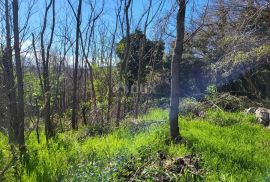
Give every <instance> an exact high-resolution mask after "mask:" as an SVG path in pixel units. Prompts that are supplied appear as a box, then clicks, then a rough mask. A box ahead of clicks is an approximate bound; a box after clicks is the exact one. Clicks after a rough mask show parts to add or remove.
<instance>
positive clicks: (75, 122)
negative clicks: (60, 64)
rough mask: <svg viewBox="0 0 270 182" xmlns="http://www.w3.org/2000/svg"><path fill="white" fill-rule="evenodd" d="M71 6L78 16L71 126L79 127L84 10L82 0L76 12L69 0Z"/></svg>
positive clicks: (76, 16)
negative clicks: (80, 47)
mask: <svg viewBox="0 0 270 182" xmlns="http://www.w3.org/2000/svg"><path fill="white" fill-rule="evenodd" d="M68 3H69V5H70V7H71V8H72V11H73V13H74V15H75V18H76V39H75V44H76V45H75V66H74V70H73V90H72V99H73V101H72V116H71V126H72V128H73V129H77V128H78V98H77V97H78V95H77V89H78V66H79V41H80V25H81V12H82V0H79V4H78V8H77V12H75V10H74V8H73V6H72V5H71V3H70V1H69V0H68Z"/></svg>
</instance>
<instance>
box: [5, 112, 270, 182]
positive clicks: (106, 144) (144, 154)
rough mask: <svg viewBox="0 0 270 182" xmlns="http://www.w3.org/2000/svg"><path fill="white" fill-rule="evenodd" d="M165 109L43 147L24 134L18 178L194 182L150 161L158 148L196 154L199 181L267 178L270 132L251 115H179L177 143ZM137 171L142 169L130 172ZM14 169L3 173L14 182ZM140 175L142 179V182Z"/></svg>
mask: <svg viewBox="0 0 270 182" xmlns="http://www.w3.org/2000/svg"><path fill="white" fill-rule="evenodd" d="M162 120H165V121H167V120H168V112H167V111H166V110H151V111H150V112H149V113H148V114H146V115H145V116H142V117H140V118H139V119H138V122H140V121H145V122H147V121H149V123H152V121H156V124H150V125H149V127H148V129H147V130H140V131H138V132H137V133H136V132H135V133H133V132H130V129H129V128H128V127H126V126H127V125H126V124H123V125H122V126H121V127H120V128H119V129H117V130H115V131H113V132H111V133H110V134H108V135H104V136H94V137H87V135H86V133H87V132H88V128H87V127H83V128H80V129H79V130H78V131H68V132H65V133H61V134H58V135H57V136H56V137H55V138H54V139H52V140H50V143H49V144H48V145H47V144H46V142H45V136H44V134H43V133H42V134H41V143H40V144H38V143H37V140H36V136H35V133H29V138H28V140H27V141H26V142H27V143H26V144H27V153H26V155H25V156H24V163H23V166H21V168H22V169H23V171H24V172H23V173H21V179H22V181H27V182H28V181H30V182H31V181H121V179H122V181H123V179H126V178H124V177H126V176H133V177H135V178H134V180H140V179H141V180H142V179H145V177H146V179H148V180H150V181H151V179H152V180H153V179H155V177H156V176H160V175H167V176H168V177H169V178H170V179H173V180H177V179H178V180H184V181H193V180H192V179H196V178H194V176H192V175H188V174H186V175H184V177H180V176H177V175H176V176H175V175H174V174H172V173H168V172H167V171H166V170H165V169H164V168H162V167H159V164H158V163H157V162H155V161H156V160H157V159H156V154H157V152H158V151H159V150H161V151H163V152H164V153H165V154H166V155H170V156H171V157H181V156H185V155H187V154H194V155H199V156H200V158H201V162H200V166H202V167H203V169H204V171H205V172H204V173H203V180H204V181H267V180H269V172H270V171H269V167H270V161H269V160H268V159H269V158H270V153H269V150H270V144H269V140H270V133H269V131H268V130H267V129H265V128H263V127H262V126H260V125H258V124H255V123H254V122H255V118H254V116H252V115H246V114H244V113H227V112H221V111H213V110H212V111H208V112H207V114H206V116H205V117H204V118H197V119H196V118H195V119H191V118H190V117H181V118H180V129H181V135H182V136H183V138H184V142H183V143H182V144H171V143H170V142H168V136H169V133H168V125H167V124H166V123H164V122H159V121H162ZM0 139H1V140H0V161H1V162H0V171H1V170H2V169H3V167H4V166H6V164H7V163H8V161H9V160H8V158H9V155H10V151H9V149H8V148H9V147H8V146H9V145H8V144H7V142H8V140H7V137H6V136H4V135H3V134H1V133H0ZM137 170H140V171H144V172H143V173H140V175H134V174H135V172H136V171H137ZM13 173H14V169H12V168H11V169H9V170H8V171H7V173H6V174H5V179H8V180H7V181H14V180H15V179H14V176H13V175H12V174H13ZM146 179H145V180H146Z"/></svg>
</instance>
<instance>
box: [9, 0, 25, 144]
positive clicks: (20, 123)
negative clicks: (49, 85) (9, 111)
mask: <svg viewBox="0 0 270 182" xmlns="http://www.w3.org/2000/svg"><path fill="white" fill-rule="evenodd" d="M12 9H13V34H14V51H15V62H16V75H17V85H18V111H17V112H18V113H17V114H18V118H17V120H18V121H17V123H18V142H19V145H20V146H21V149H23V146H24V89H23V71H22V63H21V55H20V38H19V37H20V36H19V34H20V32H19V20H18V11H19V7H18V0H13V2H12Z"/></svg>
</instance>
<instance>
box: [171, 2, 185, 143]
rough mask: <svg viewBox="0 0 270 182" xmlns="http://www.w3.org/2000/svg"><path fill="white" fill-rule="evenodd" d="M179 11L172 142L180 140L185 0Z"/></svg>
mask: <svg viewBox="0 0 270 182" xmlns="http://www.w3.org/2000/svg"><path fill="white" fill-rule="evenodd" d="M178 4H179V10H178V13H177V36H176V43H175V48H174V55H173V60H172V63H171V101H170V115H169V120H170V132H171V138H172V140H174V141H178V140H180V139H181V138H180V133H179V126H178V114H179V95H180V92H179V91H180V79H179V77H180V72H179V71H180V68H179V67H180V62H181V60H182V54H183V43H184V33H185V22H184V21H185V10H186V2H185V0H179V1H178Z"/></svg>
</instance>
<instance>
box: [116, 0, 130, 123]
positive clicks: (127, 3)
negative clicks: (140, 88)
mask: <svg viewBox="0 0 270 182" xmlns="http://www.w3.org/2000/svg"><path fill="white" fill-rule="evenodd" d="M130 5H131V0H125V12H124V13H125V15H124V16H125V21H126V37H127V40H126V44H125V55H124V60H123V63H122V64H121V68H120V84H123V80H125V84H126V85H127V66H128V60H129V57H130V23H129V8H130ZM123 75H124V79H123ZM126 85H124V87H125V86H126ZM121 100H122V91H121V90H120V89H119V90H118V101H117V114H116V126H117V127H118V126H119V123H120V119H121V105H122V102H121Z"/></svg>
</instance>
